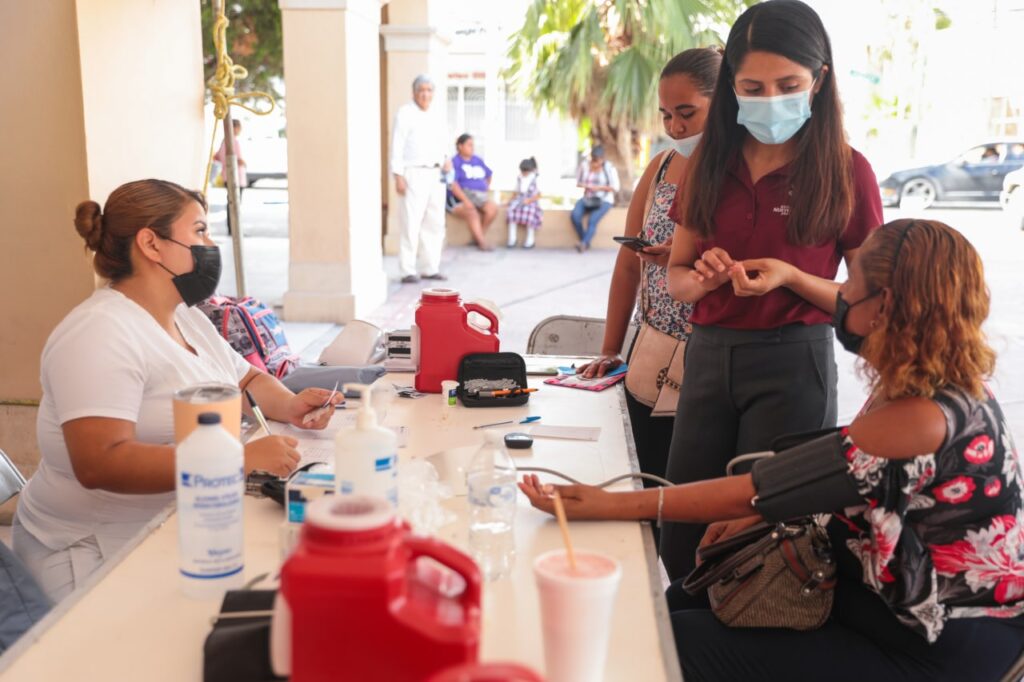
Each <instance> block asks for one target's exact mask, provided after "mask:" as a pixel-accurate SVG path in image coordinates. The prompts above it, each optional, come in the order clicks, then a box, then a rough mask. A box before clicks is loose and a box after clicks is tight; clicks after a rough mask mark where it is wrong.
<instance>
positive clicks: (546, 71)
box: [502, 0, 753, 130]
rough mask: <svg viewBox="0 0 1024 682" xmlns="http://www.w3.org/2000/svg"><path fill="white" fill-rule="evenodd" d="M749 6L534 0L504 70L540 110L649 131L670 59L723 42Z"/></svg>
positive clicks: (692, 0) (709, 0) (724, 1)
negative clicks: (659, 78) (660, 75)
mask: <svg viewBox="0 0 1024 682" xmlns="http://www.w3.org/2000/svg"><path fill="white" fill-rule="evenodd" d="M752 3H753V0H534V2H533V3H532V4H531V5H530V7H529V9H528V10H527V13H526V17H525V20H524V21H523V27H522V28H521V29H520V30H519V31H518V32H517V33H515V34H514V35H513V36H512V38H511V41H510V45H509V50H508V57H509V66H508V67H507V68H506V69H505V71H504V72H503V74H502V75H503V76H504V78H505V79H506V80H507V81H508V82H509V83H510V85H511V86H512V87H513V88H514V89H515V90H517V91H519V92H520V93H522V94H523V95H524V96H525V97H527V98H528V99H530V100H531V101H532V102H533V104H534V105H535V106H536V107H537V108H538V109H540V108H547V109H550V110H553V111H557V112H560V113H563V114H566V115H568V116H571V117H572V118H574V119H577V120H580V119H583V118H584V117H589V118H592V119H598V120H603V121H608V122H611V123H613V124H615V125H623V126H625V127H628V128H633V129H638V130H651V129H652V128H653V126H654V123H655V120H656V119H655V114H656V111H655V110H656V108H657V103H656V98H657V92H656V87H655V86H656V83H657V76H658V73H660V71H661V68H662V66H664V64H665V62H667V61H668V60H669V59H670V58H671V57H672V56H673V55H675V54H677V53H678V52H681V51H682V50H685V49H687V48H690V47H697V46H701V45H715V44H720V43H721V42H722V36H723V35H724V34H725V33H726V32H727V31H728V28H729V26H730V24H731V23H732V22H733V20H735V18H736V16H737V15H738V14H739V13H740V11H742V10H743V9H744V8H745V7H746V6H747V5H748V4H752ZM599 127H600V126H599Z"/></svg>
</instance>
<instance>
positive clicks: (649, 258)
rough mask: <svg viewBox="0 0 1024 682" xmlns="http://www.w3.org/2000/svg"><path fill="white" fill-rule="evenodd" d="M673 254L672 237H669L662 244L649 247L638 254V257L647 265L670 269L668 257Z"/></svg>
mask: <svg viewBox="0 0 1024 682" xmlns="http://www.w3.org/2000/svg"><path fill="white" fill-rule="evenodd" d="M671 253H672V237H669V238H668V239H666V240H665V241H664V242H662V243H661V244H655V245H654V246H647V247H644V248H643V249H641V250H639V251H637V252H636V257H637V258H639V259H640V260H642V261H643V262H645V263H650V264H651V265H657V266H658V267H659V268H667V267H668V257H669V254H671Z"/></svg>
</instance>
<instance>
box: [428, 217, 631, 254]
mask: <svg viewBox="0 0 1024 682" xmlns="http://www.w3.org/2000/svg"><path fill="white" fill-rule="evenodd" d="M626 208H627V207H626V206H615V207H613V208H612V209H611V210H610V211H608V213H606V214H605V216H604V218H602V219H601V223H600V224H599V225H598V227H597V234H595V235H594V239H593V241H591V242H590V245H591V246H592V247H594V248H597V249H610V248H613V247H615V242H613V241H612V237H615V236H618V235H621V234H622V233H623V232H625V229H626ZM570 213H571V210H570V209H561V208H559V209H546V210H545V211H544V222H543V224H542V225H541V226H540V227H539V228H538V229H537V248H539V249H565V248H572V247H574V246H576V243H577V242H578V241H579V239H578V238H577V237H576V231H575V230H573V228H572V221H571V220H569V215H570ZM505 216H506V211H505V209H504V208H502V209H500V210H499V212H498V217H497V218H496V219H495V221H494V222H493V223H491V227H490V229H488V230H487V235H486V238H487V243H488V244H490V245H491V246H495V247H504V246H505V243H506V240H507V239H508V225H507V222H506V220H505ZM584 224H586V221H585V220H584ZM445 230H446V232H447V243H448V244H449V245H450V246H463V245H466V244H471V243H472V242H473V238H472V236H471V235H470V233H469V227H468V226H467V225H466V221H465V220H463V219H462V218H459V217H458V216H454V215H452V214H450V213H448V214H446V216H445ZM519 232H520V234H519V244H522V243H523V240H524V239H525V234H524V232H525V231H524V230H522V229H520V231H519Z"/></svg>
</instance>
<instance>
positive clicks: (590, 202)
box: [580, 161, 608, 211]
mask: <svg viewBox="0 0 1024 682" xmlns="http://www.w3.org/2000/svg"><path fill="white" fill-rule="evenodd" d="M605 163H608V162H607V161H605ZM601 172H602V173H604V181H605V182H608V169H607V168H605V166H604V164H602V165H601ZM580 175H581V176H582V175H583V174H582V173H581V174H580ZM580 201H582V202H583V210H584V211H596V210H597V209H599V208H601V196H600V195H599V194H588V195H586V196H584V197H583V198H582V199H581V200H580Z"/></svg>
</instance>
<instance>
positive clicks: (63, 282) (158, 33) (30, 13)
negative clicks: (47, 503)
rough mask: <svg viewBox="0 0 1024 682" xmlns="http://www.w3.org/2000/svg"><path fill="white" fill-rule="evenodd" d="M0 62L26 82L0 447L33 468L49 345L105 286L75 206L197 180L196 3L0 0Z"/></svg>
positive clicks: (13, 80) (15, 166)
mask: <svg viewBox="0 0 1024 682" xmlns="http://www.w3.org/2000/svg"><path fill="white" fill-rule="evenodd" d="M0 63H2V64H4V65H5V66H4V68H3V69H2V70H0V91H3V92H7V93H21V94H20V95H18V96H17V97H15V98H14V100H12V102H11V103H10V104H9V105H8V106H4V107H3V109H2V111H0V150H3V151H2V154H3V159H4V162H3V163H2V164H0V205H2V206H3V207H4V211H5V216H4V226H3V228H0V253H2V254H3V258H2V262H3V265H2V267H0V315H2V317H3V319H4V321H5V323H4V325H3V327H2V328H0V357H2V358H3V360H4V369H3V371H0V448H3V449H4V450H5V451H6V452H7V454H8V455H10V456H11V457H12V458H13V459H14V461H15V463H16V465H17V466H18V468H19V469H21V470H22V472H23V473H24V474H25V475H26V476H29V475H31V474H32V473H33V472H34V471H35V467H36V463H37V461H38V457H39V454H38V448H37V444H36V437H35V418H36V411H37V410H36V407H35V403H36V401H38V400H39V398H40V397H41V394H42V387H41V386H40V385H39V369H40V368H39V357H40V354H41V353H42V350H43V345H44V343H45V342H46V339H47V337H48V336H49V335H50V333H51V332H52V331H53V328H54V327H56V326H57V323H58V322H60V320H61V319H62V318H63V317H64V316H65V315H66V314H67V313H68V311H70V310H71V309H72V308H73V307H74V306H75V305H77V304H78V303H80V302H81V301H83V300H84V299H86V298H87V297H88V296H89V295H90V294H91V293H92V291H93V289H94V287H95V285H96V280H95V278H94V275H93V270H92V264H91V262H90V259H89V258H88V257H87V255H86V252H85V249H84V243H83V241H82V239H81V237H79V236H78V234H77V233H76V232H75V229H74V226H73V222H72V221H73V219H74V215H75V207H76V206H77V205H78V203H79V202H81V201H85V200H86V199H93V200H95V201H98V202H99V203H100V204H101V205H102V204H103V203H104V202H105V201H106V198H107V195H108V194H109V193H110V191H111V190H112V189H114V188H115V187H117V186H118V185H120V184H121V183H124V182H127V181H129V180H137V179H140V178H147V177H156V178H166V179H168V180H173V181H175V182H179V183H182V184H184V185H186V186H191V187H196V186H198V184H199V181H200V179H201V178H202V175H203V163H204V162H205V158H204V157H203V151H204V149H205V145H204V140H203V108H202V107H203V88H204V85H203V70H202V43H201V36H200V25H199V4H198V3H188V2H179V1H178V0H150V2H146V3H139V2H137V1H136V0H77V1H76V2H70V1H68V2H0ZM15 100H16V101H15ZM83 361H87V360H86V359H83ZM12 507H13V502H11V503H8V504H7V505H5V507H4V508H0V523H2V522H4V521H5V519H6V517H7V516H8V513H9V511H10V509H11V508H12Z"/></svg>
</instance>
